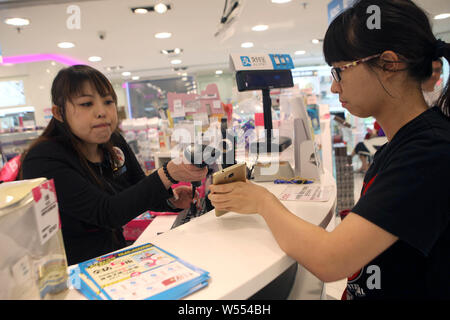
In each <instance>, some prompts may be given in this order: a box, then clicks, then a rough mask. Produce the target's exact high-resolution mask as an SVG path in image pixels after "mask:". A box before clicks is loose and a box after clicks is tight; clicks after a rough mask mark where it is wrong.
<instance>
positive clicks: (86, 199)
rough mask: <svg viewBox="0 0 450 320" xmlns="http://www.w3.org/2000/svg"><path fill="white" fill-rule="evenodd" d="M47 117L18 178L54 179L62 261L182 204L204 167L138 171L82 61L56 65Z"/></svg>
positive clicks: (107, 87) (104, 245)
mask: <svg viewBox="0 0 450 320" xmlns="http://www.w3.org/2000/svg"><path fill="white" fill-rule="evenodd" d="M51 94H52V102H53V107H52V112H53V118H52V119H51V120H50V122H49V124H48V126H47V127H46V129H45V130H44V132H43V133H42V135H41V136H40V137H39V138H38V139H37V141H36V142H34V143H33V144H32V145H31V147H30V149H29V151H28V152H27V153H26V154H25V155H24V157H23V159H24V160H23V163H22V178H24V179H31V178H37V177H46V178H47V179H54V183H55V188H56V194H57V198H58V205H59V211H60V219H61V228H62V234H63V238H64V245H65V249H66V254H67V259H68V263H69V264H75V263H78V262H81V261H84V260H87V259H90V258H94V257H97V256H100V255H102V254H106V253H108V252H111V251H114V250H118V249H120V248H123V247H124V246H125V239H124V236H123V234H122V226H123V225H125V224H126V223H128V222H129V221H130V220H132V219H134V218H135V217H137V216H138V215H140V214H142V213H143V212H145V211H146V210H152V211H176V210H177V208H188V207H189V206H190V203H191V201H192V191H191V190H190V189H189V188H188V187H179V188H177V189H175V190H174V191H172V189H171V185H172V184H173V183H174V182H177V181H201V180H202V179H203V178H204V177H205V176H206V173H207V169H206V168H204V169H199V168H197V167H195V166H193V165H187V164H184V163H183V162H177V163H178V164H176V163H175V162H176V161H170V162H169V163H168V164H167V165H166V166H164V168H160V169H158V170H157V171H155V172H154V173H152V174H150V175H149V176H145V174H144V173H143V171H142V169H141V167H140V166H139V164H138V162H137V160H136V157H135V155H134V154H133V152H132V151H131V149H130V147H129V146H128V144H127V143H126V142H125V140H124V139H123V138H122V136H121V135H120V133H119V132H118V130H117V124H118V120H117V97H116V94H115V92H114V89H113V87H112V85H111V83H110V82H109V81H108V79H107V78H106V77H105V76H104V75H103V74H102V73H101V72H99V71H97V70H95V69H93V68H91V67H89V66H85V65H76V66H72V67H69V68H66V69H62V70H61V71H60V72H59V73H58V74H57V76H56V77H55V79H54V81H53V85H52V90H51Z"/></svg>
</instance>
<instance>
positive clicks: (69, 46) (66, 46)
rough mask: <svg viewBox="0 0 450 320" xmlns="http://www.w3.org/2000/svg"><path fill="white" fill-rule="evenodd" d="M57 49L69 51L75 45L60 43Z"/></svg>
mask: <svg viewBox="0 0 450 320" xmlns="http://www.w3.org/2000/svg"><path fill="white" fill-rule="evenodd" d="M58 47H60V48H62V49H69V48H73V47H75V45H74V44H73V43H72V42H60V43H58Z"/></svg>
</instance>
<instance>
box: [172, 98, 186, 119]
mask: <svg viewBox="0 0 450 320" xmlns="http://www.w3.org/2000/svg"><path fill="white" fill-rule="evenodd" d="M185 115H186V113H185V111H184V107H183V103H182V102H181V100H179V99H177V100H173V114H172V117H173V118H177V117H184V116H185Z"/></svg>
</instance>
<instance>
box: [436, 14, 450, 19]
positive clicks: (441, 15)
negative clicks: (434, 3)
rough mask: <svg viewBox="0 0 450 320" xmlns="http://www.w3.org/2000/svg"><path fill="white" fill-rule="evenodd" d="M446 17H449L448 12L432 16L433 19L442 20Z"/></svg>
mask: <svg viewBox="0 0 450 320" xmlns="http://www.w3.org/2000/svg"><path fill="white" fill-rule="evenodd" d="M447 18H450V13H441V14H438V15H437V16H434V20H442V19H447Z"/></svg>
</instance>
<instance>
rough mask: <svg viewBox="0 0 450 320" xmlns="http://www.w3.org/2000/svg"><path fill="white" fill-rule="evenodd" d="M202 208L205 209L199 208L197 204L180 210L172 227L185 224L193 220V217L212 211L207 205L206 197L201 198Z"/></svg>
mask: <svg viewBox="0 0 450 320" xmlns="http://www.w3.org/2000/svg"><path fill="white" fill-rule="evenodd" d="M200 208H203V209H197V207H196V206H191V207H190V208H189V209H185V210H183V211H180V212H179V213H178V216H177V218H176V219H175V221H174V222H173V224H172V227H171V229H173V228H176V227H178V226H181V225H182V224H185V223H187V222H189V221H191V220H192V219H194V218H197V217H200V216H202V215H204V214H205V213H206V212H208V211H210V208H208V207H207V206H205V199H200Z"/></svg>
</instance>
